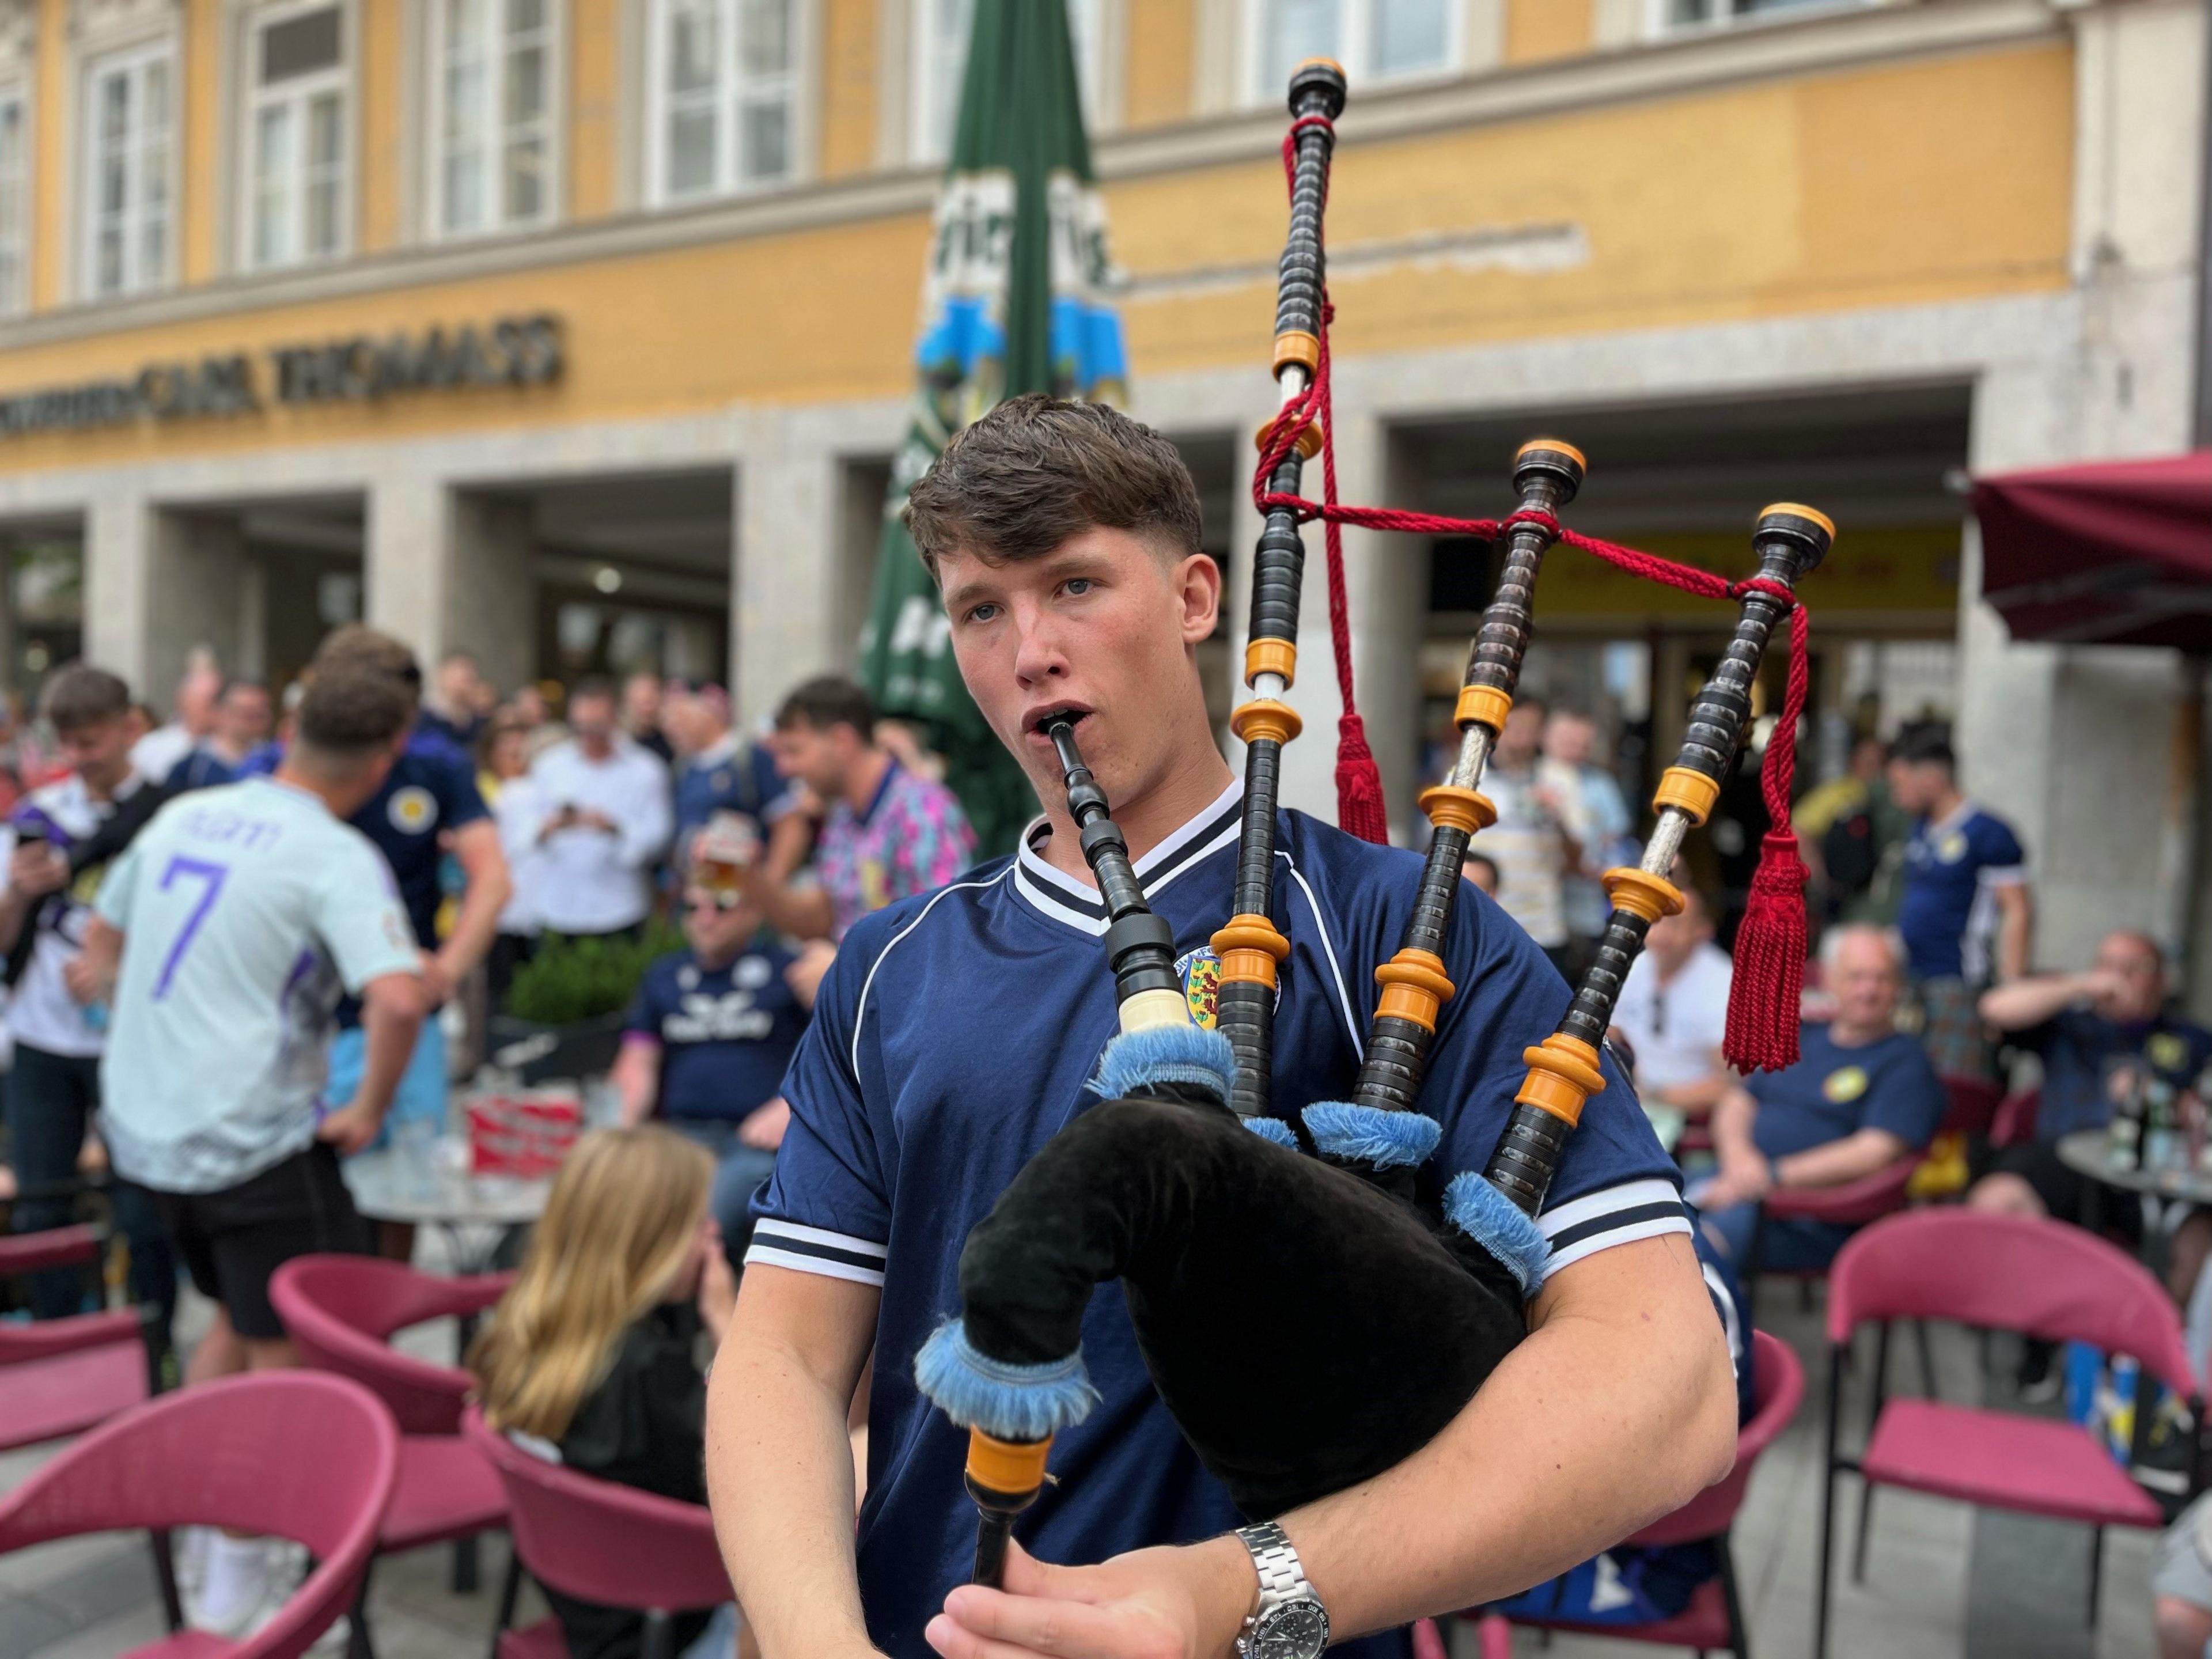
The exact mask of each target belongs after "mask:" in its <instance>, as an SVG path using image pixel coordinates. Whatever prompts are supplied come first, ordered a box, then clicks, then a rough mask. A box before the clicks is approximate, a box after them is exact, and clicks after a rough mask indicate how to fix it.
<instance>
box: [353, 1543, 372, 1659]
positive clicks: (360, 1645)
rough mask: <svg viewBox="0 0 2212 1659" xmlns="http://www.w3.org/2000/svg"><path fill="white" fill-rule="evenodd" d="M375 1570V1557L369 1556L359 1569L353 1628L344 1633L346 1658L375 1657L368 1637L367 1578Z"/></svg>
mask: <svg viewBox="0 0 2212 1659" xmlns="http://www.w3.org/2000/svg"><path fill="white" fill-rule="evenodd" d="M375 1570H376V1558H375V1557H374V1556H371V1557H369V1559H368V1565H367V1566H365V1567H363V1568H362V1570H361V1588H360V1589H357V1590H356V1591H355V1592H354V1597H353V1628H352V1630H350V1631H349V1632H347V1634H346V1659H376V1648H375V1646H374V1644H372V1643H371V1642H370V1641H369V1639H368V1579H369V1575H370V1574H371V1573H372V1572H374V1571H375Z"/></svg>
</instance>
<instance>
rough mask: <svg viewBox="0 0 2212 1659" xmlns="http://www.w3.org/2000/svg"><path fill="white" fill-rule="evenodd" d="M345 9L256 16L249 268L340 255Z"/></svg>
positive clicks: (344, 207)
mask: <svg viewBox="0 0 2212 1659" xmlns="http://www.w3.org/2000/svg"><path fill="white" fill-rule="evenodd" d="M345 34H346V30H345V11H344V8H343V6H337V5H328V4H325V5H309V6H301V5H291V6H283V7H276V8H272V9H270V10H268V11H266V12H263V13H259V14H257V15H255V16H254V18H253V20H252V25H251V27H250V30H249V40H248V43H247V44H248V49H247V52H246V67H247V76H248V82H247V84H248V87H249V94H248V97H247V100H246V203H247V209H246V264H249V265H251V266H252V267H254V268H255V269H257V270H267V269H270V268H272V267H275V266H279V265H294V264H302V263H305V262H307V261H309V260H313V259H328V258H334V257H335V256H337V255H338V254H341V253H343V252H345V249H346V244H347V240H348V238H347V234H346V230H347V226H346V220H347V214H348V206H349V197H350V195H351V191H350V189H349V185H350V182H351V180H350V176H349V175H350V163H351V155H350V152H351V149H352V145H351V143H350V141H349V133H348V131H347V129H348V125H349V106H350V103H351V97H350V92H349V87H348V84H347V71H346V58H345Z"/></svg>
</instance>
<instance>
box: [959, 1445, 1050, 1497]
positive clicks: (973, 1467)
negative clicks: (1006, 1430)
mask: <svg viewBox="0 0 2212 1659" xmlns="http://www.w3.org/2000/svg"><path fill="white" fill-rule="evenodd" d="M1051 1450H1052V1437H1051V1436H1050V1435H1047V1436H1046V1437H1044V1438H1043V1439H1042V1440H1001V1439H1000V1438H998V1437H996V1436H995V1435H988V1434H986V1433H984V1432H983V1431H982V1430H981V1429H970V1430H969V1431H968V1478H969V1480H973V1481H974V1482H975V1484H976V1485H977V1486H981V1487H982V1488H984V1490H986V1491H987V1492H1004V1493H1005V1494H1006V1496H1007V1497H1009V1498H1018V1497H1020V1496H1021V1495H1022V1494H1023V1493H1024V1492H1035V1491H1036V1489H1037V1488H1038V1487H1039V1486H1042V1485H1044V1465H1045V1458H1046V1456H1047V1455H1048V1453H1050V1451H1051Z"/></svg>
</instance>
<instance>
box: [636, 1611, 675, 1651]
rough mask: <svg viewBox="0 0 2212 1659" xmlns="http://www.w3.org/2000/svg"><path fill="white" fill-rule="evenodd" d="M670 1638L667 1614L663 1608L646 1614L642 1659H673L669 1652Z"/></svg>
mask: <svg viewBox="0 0 2212 1659" xmlns="http://www.w3.org/2000/svg"><path fill="white" fill-rule="evenodd" d="M670 1636H671V1632H670V1630H669V1626H668V1613H667V1611H666V1610H665V1608H661V1607H655V1608H653V1610H652V1611H651V1612H650V1613H647V1614H646V1615H645V1647H644V1653H643V1659H675V1656H674V1655H673V1654H672V1653H671V1652H670V1651H669V1640H670Z"/></svg>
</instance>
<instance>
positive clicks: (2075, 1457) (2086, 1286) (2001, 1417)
mask: <svg viewBox="0 0 2212 1659" xmlns="http://www.w3.org/2000/svg"><path fill="white" fill-rule="evenodd" d="M1895 1319H1948V1320H1955V1321H1957V1322H1959V1323H1960V1324H1965V1325H1972V1326H1978V1327H1981V1328H1986V1329H1990V1330H2001V1331H2015V1332H2018V1333H2019V1334H2021V1335H2024V1336H2032V1337H2039V1338H2041V1339H2043V1340H2045V1341H2049V1342H2067V1341H2080V1342H2087V1343H2090V1344H2092V1345H2093V1346H2096V1347H2099V1348H2101V1349H2103V1350H2104V1351H2105V1352H2107V1353H2112V1354H2130V1355H2132V1356H2133V1357H2134V1358H2136V1359H2137V1360H2138V1361H2140V1362H2141V1363H2142V1367H2143V1369H2144V1370H2145V1371H2146V1372H2148V1374H2149V1375H2150V1376H2154V1377H2156V1378H2157V1379H2158V1380H2159V1381H2160V1382H2161V1383H2165V1384H2166V1387H2168V1388H2169V1389H2172V1390H2173V1391H2174V1392H2175V1393H2176V1394H2178V1395H2181V1396H2183V1397H2184V1398H2185V1399H2186V1400H2187V1401H2189V1409H2190V1412H2191V1415H2192V1417H2194V1418H2195V1419H2197V1421H2200V1422H2201V1421H2202V1420H2203V1403H2202V1390H2201V1389H2200V1387H2199V1385H2198V1383H2197V1376H2196V1374H2195V1371H2194V1370H2193V1369H2192V1368H2191V1364H2190V1361H2189V1353H2188V1350H2187V1348H2186V1347H2185V1345H2184V1343H2183V1341H2182V1336H2181V1322H2180V1319H2179V1316H2178V1315H2177V1314H2176V1313H2175V1311H2174V1307H2173V1304H2172V1302H2171V1301H2169V1300H2168V1299H2167V1297H2166V1291H2165V1290H2164V1288H2163V1287H2162V1286H2160V1284H2159V1282H2158V1281H2157V1280H2156V1279H2154V1278H2152V1277H2151V1275H2150V1274H2149V1273H2148V1272H2147V1271H2146V1270H2145V1269H2144V1268H2143V1267H2142V1264H2141V1263H2140V1262H2137V1261H2135V1260H2134V1259H2133V1258H2132V1257H2130V1256H2129V1255H2127V1254H2126V1253H2125V1252H2124V1251H2123V1250H2121V1249H2118V1247H2117V1246H2115V1245H2112V1244H2110V1243H2106V1241H2105V1240H2103V1239H2101V1238H2098V1237H2093V1235H2091V1234H2089V1233H2087V1232H2084V1231H2081V1229H2080V1228H2079V1227H2072V1226H2069V1225H2066V1224H2065V1223H2063V1222H2058V1221H2046V1220H2042V1219H2036V1218H2027V1217H2024V1216H2008V1215H1990V1214H1985V1213H1984V1212H1981V1211H1978V1210H1971V1209H1964V1208H1960V1207H1958V1206H1943V1207H1941V1208H1931V1209H1925V1210H1916V1211H1913V1212H1911V1213H1910V1214H1906V1215H1899V1216H1892V1217H1890V1218H1888V1219H1887V1220H1885V1221H1878V1222H1876V1223H1875V1225H1872V1226H1870V1227H1869V1228H1868V1229H1867V1230H1866V1231H1864V1232H1863V1233H1860V1234H1859V1235H1857V1237H1854V1238H1852V1239H1851V1240H1850V1242H1849V1243H1846V1244H1845V1245H1844V1248H1843V1250H1842V1251H1841V1253H1840V1254H1838V1255H1837V1257H1836V1261H1835V1266H1834V1267H1833V1268H1832V1271H1831V1272H1830V1273H1829V1276H1828V1343H1829V1381H1828V1426H1827V1469H1826V1479H1825V1480H1824V1483H1823V1491H1822V1497H1821V1508H1820V1595H1819V1605H1818V1610H1817V1612H1816V1613H1815V1614H1814V1620H1815V1623H1814V1655H1815V1656H1816V1659H1825V1656H1826V1653H1827V1649H1828V1592H1829V1580H1830V1577H1831V1572H1832V1564H1831V1557H1832V1546H1831V1534H1832V1531H1833V1529H1834V1523H1835V1510H1836V1477H1837V1475H1838V1474H1840V1473H1844V1472H1846V1471H1848V1472H1850V1473H1852V1474H1857V1475H1858V1476H1859V1477H1860V1478H1861V1479H1862V1480H1863V1481H1864V1482H1865V1490H1864V1493H1863V1497H1862V1498H1861V1501H1860V1508H1859V1523H1858V1536H1857V1543H1856V1545H1855V1547H1854V1549H1853V1565H1852V1577H1853V1579H1854V1580H1855V1581H1857V1580H1862V1579H1863V1578H1864V1577H1865V1575H1866V1548H1867V1535H1868V1528H1869V1521H1870V1518H1871V1516H1872V1513H1873V1508H1874V1489H1875V1487H1876V1486H1903V1487H1907V1488H1909V1489H1911V1490H1912V1491H1915V1492H1928V1493H1929V1494H1931V1495H1933V1496H1935V1497H1938V1498H1957V1499H1959V1500H1960V1502H1963V1503H1968V1504H1980V1505H1982V1506H1984V1507H1986V1508H1990V1509H2002V1510H2017V1511H2021V1512H2022V1513H2026V1514H2029V1515H2044V1516H2051V1517H2052V1518H2054V1519H2056V1520H2061V1521H2078V1522H2081V1523H2082V1524H2084V1525H2085V1526H2087V1527H2088V1528H2090V1529H2091V1532H2090V1555H2089V1624H2090V1627H2091V1628H2092V1629H2094V1628H2095V1626H2096V1623H2097V1599H2098V1591H2099V1581H2100V1577H2101V1576H2102V1575H2101V1571H2100V1570H2101V1567H2102V1565H2103V1559H2104V1543H2105V1528H2106V1527H2110V1526H2122V1527H2146V1528H2156V1527H2159V1526H2161V1525H2163V1524H2164V1517H2163V1516H2162V1514H2161V1513H2160V1509H2159V1505H2158V1503H2157V1501H2156V1500H2155V1499H2154V1498H2152V1497H2151V1496H2150V1494H2149V1493H2148V1492H2145V1491H2143V1489H2142V1487H2141V1486H2137V1485H2136V1483H2135V1481H2134V1480H2132V1479H2130V1477H2129V1474H2128V1472H2127V1471H2126V1470H2125V1469H2124V1468H2121V1467H2120V1466H2119V1464H2118V1463H2117V1462H2114V1461H2113V1459H2112V1456H2111V1455H2110V1454H2109V1453H2108V1452H2107V1451H2106V1449H2105V1448H2104V1447H2103V1446H2101V1445H2100V1444H2099V1443H2097V1442H2096V1441H2095V1440H2093V1439H2092V1438H2091V1437H2090V1436H2089V1435H2088V1433H2087V1431H2084V1430H2082V1429H2081V1428H2079V1427H2077V1426H2075V1425H2074V1424H2071V1423H2058V1422H2052V1421H2051V1420H2049V1419H2043V1418H2032V1417H2021V1416H2015V1415H2012V1414H2009V1413H2003V1412H1993V1411H1984V1410H1981V1409H1978V1408H1975V1407H1966V1406H1949V1405H1945V1404H1944V1403H1943V1402H1942V1401H1936V1400H1890V1399H1888V1398H1887V1394H1886V1389H1885V1378H1884V1377H1883V1376H1882V1375H1881V1372H1882V1370H1883V1368H1882V1367H1881V1366H1880V1365H1877V1366H1876V1368H1875V1380H1874V1391H1873V1399H1872V1402H1871V1405H1870V1407H1869V1414H1868V1430H1867V1441H1866V1448H1865V1449H1864V1450H1863V1451H1862V1452H1861V1453H1860V1454H1859V1455H1858V1456H1857V1458H1850V1457H1845V1456H1844V1455H1842V1453H1841V1452H1840V1451H1839V1450H1838V1436H1839V1432H1840V1428H1841V1422H1842V1407H1841V1395H1842V1389H1843V1376H1844V1363H1845V1361H1846V1360H1847V1358H1849V1356H1850V1341H1851V1334H1852V1332H1853V1331H1854V1330H1855V1329H1857V1327H1858V1326H1860V1325H1862V1324H1864V1323H1867V1322H1870V1321H1876V1320H1880V1321H1888V1320H1895ZM2142 1415H2143V1414H2142V1413H2138V1416H2139V1418H2140V1417H2141V1416H2142ZM2142 1426H2143V1425H2141V1424H2140V1423H2139V1425H2138V1432H2139V1433H2140V1432H2141V1429H2142ZM2201 1485H2202V1481H2201V1480H2199V1479H2198V1478H2197V1471H2194V1470H2192V1471H2191V1480H2190V1490H2191V1491H2192V1492H2194V1491H2196V1490H2197V1489H2198V1488H2199V1486H2201Z"/></svg>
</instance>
